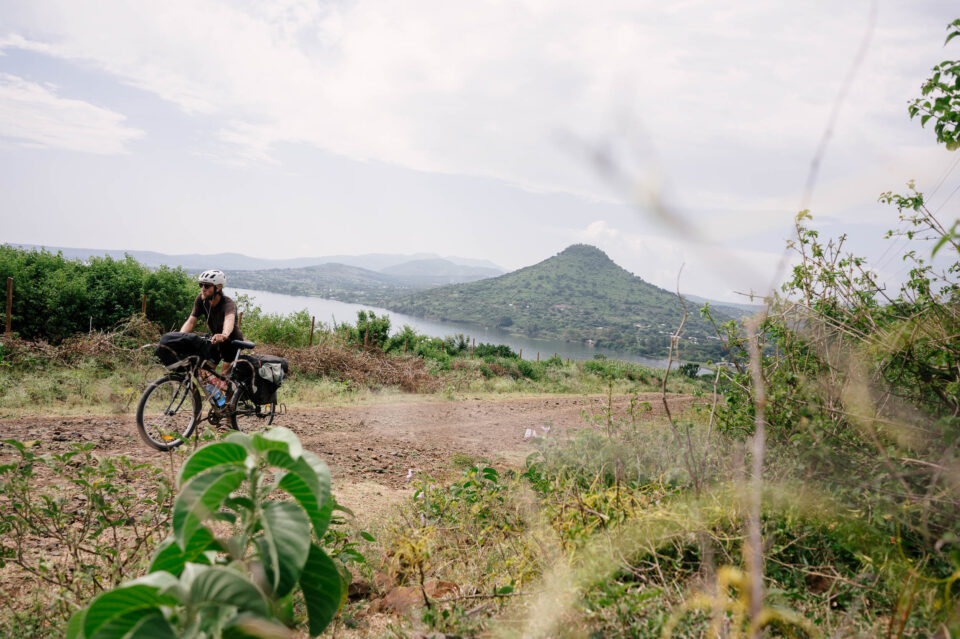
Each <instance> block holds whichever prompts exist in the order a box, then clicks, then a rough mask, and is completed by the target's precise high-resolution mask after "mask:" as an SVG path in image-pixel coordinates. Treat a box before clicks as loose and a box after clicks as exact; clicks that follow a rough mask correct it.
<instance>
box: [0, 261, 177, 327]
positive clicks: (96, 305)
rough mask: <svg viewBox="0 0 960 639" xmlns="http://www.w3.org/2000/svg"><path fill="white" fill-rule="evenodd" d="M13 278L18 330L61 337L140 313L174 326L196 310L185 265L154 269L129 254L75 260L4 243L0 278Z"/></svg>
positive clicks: (106, 324)
mask: <svg viewBox="0 0 960 639" xmlns="http://www.w3.org/2000/svg"><path fill="white" fill-rule="evenodd" d="M7 278H13V291H14V292H13V307H12V311H13V312H12V322H11V323H12V330H13V331H14V332H15V333H17V334H18V335H19V336H20V337H22V338H25V339H43V340H47V341H49V342H53V343H57V342H60V341H61V340H63V339H64V338H67V337H70V336H71V335H74V334H76V333H79V332H85V331H88V330H91V329H92V330H105V329H109V328H111V327H113V326H115V325H116V324H117V323H119V322H121V321H123V320H124V319H126V318H128V317H130V316H131V315H134V314H136V313H140V312H141V310H142V306H141V304H142V300H143V295H144V294H146V296H147V299H146V315H147V317H148V318H149V319H151V320H152V321H154V322H156V323H158V324H159V325H160V326H161V327H163V328H164V330H174V329H175V328H176V327H178V326H179V325H180V323H181V322H183V320H184V318H186V317H187V315H188V314H189V313H190V309H191V307H192V304H193V300H194V298H195V297H196V283H195V281H194V279H193V278H192V277H191V276H190V275H189V274H188V273H187V272H186V271H184V270H183V269H182V268H169V267H166V266H162V267H160V268H158V269H156V270H151V269H149V268H147V267H146V266H144V265H142V264H140V263H139V262H137V261H136V260H135V259H133V258H132V257H130V256H127V257H126V258H125V259H122V260H115V259H113V258H111V257H106V256H105V257H93V258H90V259H89V260H86V261H84V260H70V259H66V258H64V257H63V254H62V253H60V252H57V253H51V252H49V251H46V250H39V251H37V250H25V249H21V248H17V247H14V246H10V245H2V246H0V281H3V282H6V280H7Z"/></svg>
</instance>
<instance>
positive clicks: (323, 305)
mask: <svg viewBox="0 0 960 639" xmlns="http://www.w3.org/2000/svg"><path fill="white" fill-rule="evenodd" d="M226 290H227V295H229V296H230V297H232V298H234V299H236V296H237V295H238V294H240V295H248V296H249V297H250V298H251V299H253V303H254V304H255V305H257V306H259V307H260V308H261V309H263V311H264V312H265V313H279V314H282V315H288V314H290V313H297V312H299V311H302V310H304V309H306V311H307V312H308V313H310V315H311V316H313V317H316V318H317V322H324V323H326V324H328V325H329V324H332V323H333V322H338V323H340V322H348V323H350V324H355V323H356V322H357V311H373V312H374V313H376V314H377V315H380V314H381V313H383V314H386V315H389V316H390V329H391V331H392V332H393V333H396V332H397V331H399V330H400V328H401V327H403V325H404V324H409V325H410V326H411V327H412V328H413V329H414V330H415V331H417V332H418V333H423V334H424V335H429V336H431V337H446V336H448V335H456V334H457V333H463V334H464V335H468V336H470V337H471V338H474V339H476V340H477V343H478V344H479V343H480V342H486V343H487V344H506V345H507V346H509V347H510V348H512V349H513V350H514V351H517V352H522V354H523V358H524V359H529V360H535V359H537V354H538V353H539V355H540V358H541V359H546V358H548V357H550V356H551V355H553V354H554V353H556V354H558V355H559V356H560V357H562V358H564V359H593V356H594V355H598V354H599V355H605V356H606V357H609V358H611V359H621V360H625V361H628V362H636V363H638V364H643V365H644V366H652V367H655V368H666V367H667V360H666V359H653V358H649V357H641V356H640V355H633V354H630V353H624V352H621V351H614V350H609V349H605V348H596V347H593V346H588V345H586V344H580V343H571V342H564V341H561V340H549V339H532V338H527V337H517V336H515V335H510V334H509V333H507V332H505V331H503V330H500V329H497V328H481V327H477V326H472V325H469V324H459V323H457V322H438V321H433V320H426V319H423V318H421V317H413V316H412V315H404V314H403V313H395V312H394V311H388V310H386V309H384V308H377V307H376V306H365V305H362V304H349V303H347V302H338V301H336V300H328V299H324V298H322V297H308V296H305V295H283V294H281V293H270V292H268V291H255V290H251V289H242V288H231V287H229V286H228V287H227V289H226Z"/></svg>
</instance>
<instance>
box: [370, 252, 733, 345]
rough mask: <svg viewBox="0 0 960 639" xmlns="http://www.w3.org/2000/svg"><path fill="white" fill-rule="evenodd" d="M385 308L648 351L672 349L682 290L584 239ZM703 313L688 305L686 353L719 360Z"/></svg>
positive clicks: (531, 334) (680, 315) (412, 295)
mask: <svg viewBox="0 0 960 639" xmlns="http://www.w3.org/2000/svg"><path fill="white" fill-rule="evenodd" d="M386 307H387V308H389V309H391V310H394V311H398V312H402V313H407V314H410V315H415V316H419V317H426V318H431V319H439V320H445V321H452V322H464V323H469V324H476V325H479V326H485V327H488V328H489V327H499V328H502V329H505V330H508V331H510V332H515V333H517V334H520V335H524V336H527V337H533V338H537V337H541V338H551V339H564V340H567V341H573V342H585V343H590V344H594V345H597V346H604V347H607V348H612V349H618V350H628V351H631V352H635V353H640V354H644V355H650V356H665V355H666V354H667V353H668V350H669V345H670V335H671V334H672V333H673V332H674V331H675V330H676V329H677V327H678V326H679V325H680V321H681V320H682V319H683V307H682V305H681V302H680V300H679V299H678V298H677V296H676V294H674V293H671V292H669V291H666V290H664V289H661V288H658V287H656V286H654V285H652V284H649V283H648V282H645V281H644V280H642V279H640V278H639V277H636V276H634V275H632V274H631V273H629V272H628V271H626V270H625V269H623V268H621V267H620V266H618V265H617V264H616V263H614V262H613V260H611V259H610V258H609V257H608V256H607V255H606V254H605V253H604V252H603V251H601V250H600V249H598V248H596V247H593V246H589V245H586V244H574V245H572V246H570V247H568V248H566V249H565V250H563V251H561V252H560V253H558V254H557V255H555V256H553V257H551V258H549V259H547V260H544V261H542V262H540V263H538V264H534V265H533V266H528V267H526V268H522V269H520V270H517V271H513V272H511V273H507V274H505V275H501V276H499V277H495V278H490V279H485V280H480V281H476V282H471V283H468V284H457V285H453V286H444V287H441V288H435V289H430V290H426V291H418V292H415V293H410V294H408V295H406V296H403V297H399V298H396V299H393V300H390V301H388V302H387V304H386ZM697 311H698V309H697V307H696V306H694V305H692V304H690V305H689V306H688V309H687V321H686V324H685V325H684V341H683V343H682V346H681V357H683V358H685V359H696V358H699V359H705V358H710V359H719V358H720V356H721V355H722V353H721V347H720V343H719V340H717V338H716V336H715V334H714V330H713V327H712V326H711V325H710V324H708V323H707V322H706V321H705V320H704V319H703V318H701V317H700V315H699V313H698V312H697ZM717 315H719V317H718V319H726V316H725V315H724V314H722V313H717Z"/></svg>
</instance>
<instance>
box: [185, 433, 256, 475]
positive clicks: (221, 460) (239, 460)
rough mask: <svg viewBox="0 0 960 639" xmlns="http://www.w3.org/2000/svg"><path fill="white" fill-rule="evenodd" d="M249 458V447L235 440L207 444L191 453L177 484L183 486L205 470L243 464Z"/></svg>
mask: <svg viewBox="0 0 960 639" xmlns="http://www.w3.org/2000/svg"><path fill="white" fill-rule="evenodd" d="M246 459H247V449H246V448H244V447H243V446H241V445H240V444H235V443H233V442H225V441H224V442H215V443H213V444H207V445H206V446H204V447H203V448H201V449H199V450H197V452H195V453H194V454H192V455H190V458H189V459H187V462H186V463H185V464H184V465H183V467H182V468H181V469H180V476H179V477H178V478H177V486H183V484H184V483H186V482H187V481H188V480H189V479H190V478H191V477H193V476H194V475H197V474H199V473H202V472H203V471H205V470H210V469H211V468H216V467H218V466H223V465H231V466H241V467H242V466H243V463H244V461H245V460H246Z"/></svg>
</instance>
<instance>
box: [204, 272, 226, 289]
mask: <svg viewBox="0 0 960 639" xmlns="http://www.w3.org/2000/svg"><path fill="white" fill-rule="evenodd" d="M197 281H198V282H200V283H201V284H213V286H214V287H215V288H216V289H217V290H218V291H219V290H221V289H222V288H223V287H224V286H226V285H227V276H226V275H224V274H223V271H218V270H216V269H211V270H209V271H204V272H203V273H201V274H200V277H198V278H197Z"/></svg>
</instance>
